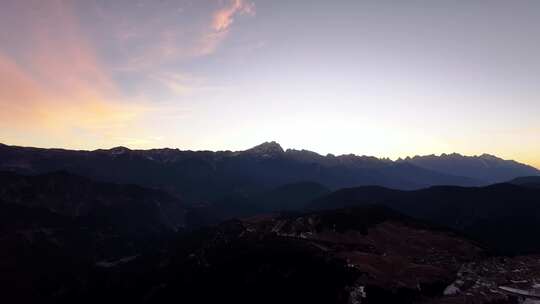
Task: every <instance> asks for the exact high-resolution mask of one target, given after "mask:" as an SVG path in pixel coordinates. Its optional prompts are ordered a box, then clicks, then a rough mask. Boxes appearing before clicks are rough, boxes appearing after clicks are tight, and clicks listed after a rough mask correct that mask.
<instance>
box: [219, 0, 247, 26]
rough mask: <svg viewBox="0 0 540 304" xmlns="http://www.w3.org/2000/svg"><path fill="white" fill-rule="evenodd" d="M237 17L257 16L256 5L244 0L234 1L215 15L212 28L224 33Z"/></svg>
mask: <svg viewBox="0 0 540 304" xmlns="http://www.w3.org/2000/svg"><path fill="white" fill-rule="evenodd" d="M236 15H250V16H254V15H255V4H254V3H253V2H249V1H244V0H232V1H230V2H229V3H228V4H227V5H226V6H225V7H224V8H222V9H220V10H218V11H217V12H216V13H215V14H214V18H213V22H212V28H213V29H214V31H218V32H222V31H226V30H228V29H229V27H230V26H231V25H232V24H233V22H234V17H235V16H236Z"/></svg>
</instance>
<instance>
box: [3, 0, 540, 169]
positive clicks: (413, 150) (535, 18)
mask: <svg viewBox="0 0 540 304" xmlns="http://www.w3.org/2000/svg"><path fill="white" fill-rule="evenodd" d="M538 54H540V1H536V0H513V1H506V0H504V1H503V0H490V1H487V0H481V1H480V0H468V1H451V0H446V1H443V0H424V1H423V0H408V1H403V0H399V1H398V0H395V1H389V0H373V1H362V0H350V1H345V0H336V1H328V0H324V1H319V0H309V1H308V0H294V1H291V0H191V1H189V0H159V1H155V0H115V1H109V0H79V1H77V0H46V1H43V0H0V142H2V143H5V144H10V145H24V146H37V147H62V148H71V149H97V148H110V147H114V146H127V147H130V148H160V147H172V148H180V149H191V150H243V149H246V148H249V147H251V146H254V145H257V144H259V143H262V142H264V141H270V140H275V141H278V142H279V143H280V144H281V145H282V146H283V147H285V148H296V149H308V150H313V151H316V152H319V153H321V154H326V153H333V154H345V153H355V154H359V155H374V156H378V157H390V158H394V159H395V158H398V157H405V156H413V155H425V154H440V153H451V152H458V153H462V154H466V155H478V154H482V153H490V154H495V155H498V156H501V157H504V158H508V159H515V160H518V161H522V162H526V163H529V164H532V165H534V166H536V167H540V56H539V55H538Z"/></svg>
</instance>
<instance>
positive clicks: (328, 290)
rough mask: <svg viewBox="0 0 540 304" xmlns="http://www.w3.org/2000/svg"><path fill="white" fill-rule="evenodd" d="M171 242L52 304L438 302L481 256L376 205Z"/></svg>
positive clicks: (263, 221)
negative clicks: (465, 266)
mask: <svg viewBox="0 0 540 304" xmlns="http://www.w3.org/2000/svg"><path fill="white" fill-rule="evenodd" d="M176 244H177V246H176V247H174V249H171V250H169V251H166V252H161V253H159V254H153V255H142V256H139V257H137V258H135V259H133V260H131V261H128V262H126V263H123V264H118V265H115V266H111V267H108V268H101V269H100V270H99V271H93V272H90V273H89V274H88V276H86V277H85V278H84V279H80V280H79V281H76V282H74V283H73V284H72V285H71V286H70V289H69V290H68V291H66V292H64V293H62V294H60V295H56V294H52V295H48V296H50V297H52V298H53V299H54V300H56V301H57V303H64V302H65V303H70V302H71V303H72V302H73V301H76V302H78V303H96V302H99V301H104V300H106V301H107V302H117V301H121V302H129V303H143V302H144V303H170V302H175V301H178V302H183V303H239V304H242V303H254V302H256V303H325V304H326V303H337V304H339V303H359V302H360V301H362V303H364V302H366V303H391V302H399V303H413V302H416V301H419V300H424V299H430V298H437V297H440V296H441V295H442V291H443V290H444V288H445V287H446V286H447V285H448V284H450V283H451V282H452V281H453V280H454V279H455V275H456V273H457V271H458V270H459V269H460V266H461V265H462V264H463V263H467V262H472V261H475V260H478V259H480V258H482V257H483V256H484V250H483V249H482V248H481V247H479V246H478V245H477V244H475V243H474V242H471V241H469V240H467V239H465V238H462V237H460V236H458V235H456V234H455V233H453V232H450V231H446V230H442V229H438V228H436V229H432V227H431V226H429V225H427V224H424V223H419V222H417V221H414V220H412V219H410V218H408V217H406V216H403V215H400V214H398V213H396V212H394V211H392V210H389V209H387V208H382V207H376V206H372V207H363V208H356V209H348V210H338V211H323V212H315V213H309V214H299V215H285V216H264V217H255V218H248V219H244V220H234V221H228V222H225V223H223V224H221V225H219V226H216V227H211V228H206V229H203V230H198V231H195V232H192V233H189V234H184V235H182V236H180V237H179V239H178V240H177V242H176ZM80 281H82V282H83V283H79V282H80Z"/></svg>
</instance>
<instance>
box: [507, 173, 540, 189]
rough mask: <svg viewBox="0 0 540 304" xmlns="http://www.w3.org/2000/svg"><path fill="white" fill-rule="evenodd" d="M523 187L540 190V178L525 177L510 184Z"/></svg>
mask: <svg viewBox="0 0 540 304" xmlns="http://www.w3.org/2000/svg"><path fill="white" fill-rule="evenodd" d="M508 183H509V184H514V185H518V186H523V187H529V188H537V189H540V176H525V177H518V178H515V179H513V180H511V181H509V182H508Z"/></svg>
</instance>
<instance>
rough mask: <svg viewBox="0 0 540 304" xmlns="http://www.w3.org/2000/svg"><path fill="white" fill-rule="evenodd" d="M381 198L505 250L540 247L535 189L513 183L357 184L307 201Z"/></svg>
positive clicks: (350, 202)
mask: <svg viewBox="0 0 540 304" xmlns="http://www.w3.org/2000/svg"><path fill="white" fill-rule="evenodd" d="M366 204H381V205H384V206H388V207H390V208H392V209H394V210H397V211H400V212H403V213H404V214H407V215H409V216H412V217H415V218H418V219H423V220H428V221H430V222H433V223H436V224H438V225H443V226H446V227H450V228H453V229H457V230H459V231H462V232H464V233H466V234H467V235H470V236H473V237H475V238H477V239H478V240H480V241H482V242H484V243H485V244H487V245H489V246H490V247H491V248H494V249H496V250H499V251H501V252H505V253H528V252H535V253H538V252H540V244H539V243H538V242H537V240H536V239H535V238H534V237H531V236H533V235H537V233H540V190H538V189H533V188H526V187H520V186H516V185H512V184H496V185H492V186H488V187H480V188H478V187H473V188H464V187H453V186H437V187H431V188H427V189H422V190H416V191H400V190H390V189H385V188H381V187H358V188H350V189H343V190H339V191H336V192H334V193H332V194H330V195H328V196H325V197H323V198H320V199H318V200H316V201H315V202H313V203H312V204H311V206H310V207H311V208H315V209H320V208H322V209H335V208H342V207H350V206H361V205H366Z"/></svg>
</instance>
